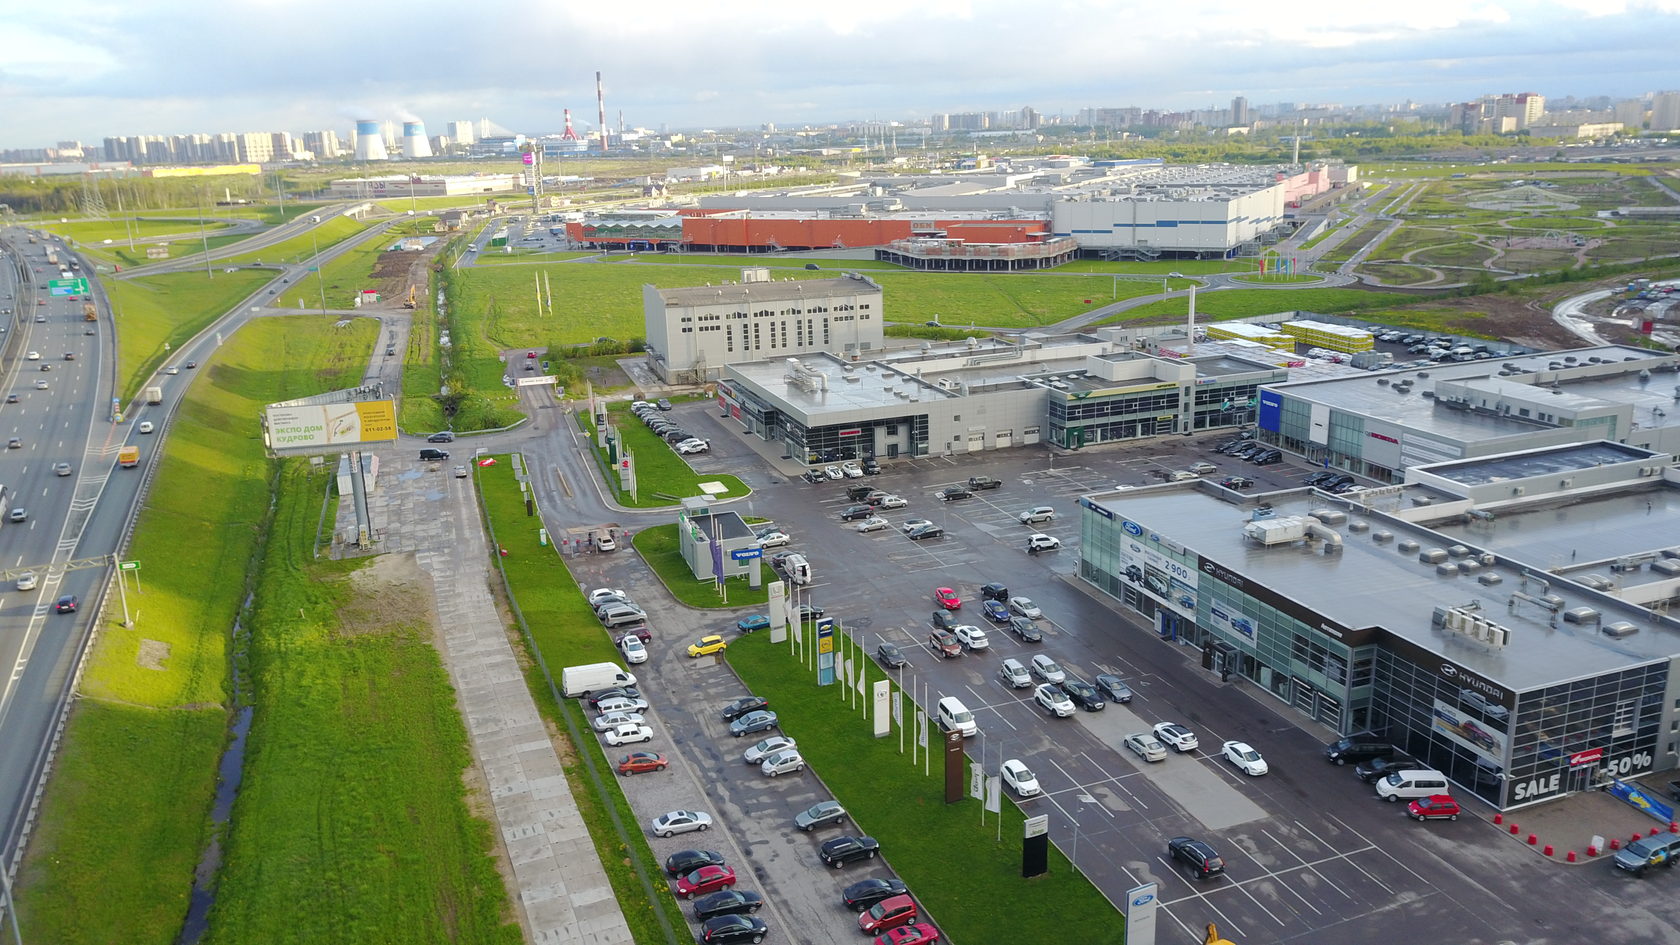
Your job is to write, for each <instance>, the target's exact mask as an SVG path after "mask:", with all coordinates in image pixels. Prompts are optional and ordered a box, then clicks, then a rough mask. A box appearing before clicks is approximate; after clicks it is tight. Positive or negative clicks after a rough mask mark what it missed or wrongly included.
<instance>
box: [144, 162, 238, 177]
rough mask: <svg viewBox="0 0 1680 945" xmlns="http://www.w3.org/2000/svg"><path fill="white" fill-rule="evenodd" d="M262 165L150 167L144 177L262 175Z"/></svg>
mask: <svg viewBox="0 0 1680 945" xmlns="http://www.w3.org/2000/svg"><path fill="white" fill-rule="evenodd" d="M261 173H262V165H261V164H216V165H212V166H209V167H148V168H146V169H145V170H143V171H141V172H140V176H142V177H220V176H223V175H225V174H251V175H256V174H261Z"/></svg>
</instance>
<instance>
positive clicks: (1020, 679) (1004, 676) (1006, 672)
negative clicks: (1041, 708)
mask: <svg viewBox="0 0 1680 945" xmlns="http://www.w3.org/2000/svg"><path fill="white" fill-rule="evenodd" d="M997 678H998V682H1001V683H1003V684H1004V685H1005V686H1008V687H1009V688H1011V689H1026V688H1028V687H1029V686H1031V685H1032V684H1033V682H1032V676H1031V674H1029V673H1028V672H1027V668H1026V667H1025V666H1023V665H1021V661H1020V660H1018V659H1015V658H1014V657H1010V658H1008V659H1006V660H1004V661H1003V662H1002V663H1001V664H999V665H998V671H997Z"/></svg>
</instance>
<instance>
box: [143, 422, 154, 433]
mask: <svg viewBox="0 0 1680 945" xmlns="http://www.w3.org/2000/svg"><path fill="white" fill-rule="evenodd" d="M152 430H153V427H152V421H150V420H142V421H140V432H141V433H150V432H152Z"/></svg>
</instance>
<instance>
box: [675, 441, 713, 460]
mask: <svg viewBox="0 0 1680 945" xmlns="http://www.w3.org/2000/svg"><path fill="white" fill-rule="evenodd" d="M711 448H712V444H710V443H708V442H706V441H705V440H702V439H699V438H697V437H690V438H689V439H686V440H683V441H682V442H681V443H678V444H677V446H676V449H677V452H678V453H681V454H682V455H684V456H689V455H692V454H694V453H705V452H708V451H710V450H711Z"/></svg>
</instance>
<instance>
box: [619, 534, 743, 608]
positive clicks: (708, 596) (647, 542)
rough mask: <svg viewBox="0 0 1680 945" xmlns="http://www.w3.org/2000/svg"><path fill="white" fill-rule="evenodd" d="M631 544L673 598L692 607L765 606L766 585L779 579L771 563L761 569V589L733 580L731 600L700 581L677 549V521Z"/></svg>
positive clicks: (733, 578) (637, 535) (737, 578)
mask: <svg viewBox="0 0 1680 945" xmlns="http://www.w3.org/2000/svg"><path fill="white" fill-rule="evenodd" d="M630 541H631V544H633V545H635V546H636V551H637V553H639V554H640V555H641V556H642V560H643V561H646V562H647V564H648V567H649V568H651V569H653V573H654V576H655V577H657V578H659V581H660V583H662V584H664V585H665V589H666V590H668V591H670V592H671V596H672V597H675V598H676V599H677V600H680V601H682V602H683V603H685V604H687V605H688V606H690V607H707V608H712V607H762V606H763V605H764V604H765V602H767V601H768V600H769V599H770V592H769V590H768V589H767V587H766V585H768V584H769V582H771V581H773V580H775V579H776V578H775V575H773V574H771V573H770V566H769V565H768V564H763V565H761V566H760V567H761V568H762V569H763V572H764V581H763V583H762V584H760V585H759V587H758V589H757V590H754V589H753V588H752V586H751V585H749V584H748V583H747V579H746V578H744V577H732V578H729V579H728V581H727V586H728V599H727V600H725V599H724V597H723V596H722V595H719V594H718V592H717V590H716V588H717V584H716V583H715V582H712V581H700V580H696V579H695V577H694V572H693V571H691V570H689V567H688V562H686V561H684V560H683V557H682V552H680V551H678V550H677V526H676V523H674V522H673V523H672V524H670V525H655V526H654V527H652V528H644V529H642V530H641V531H639V532H637V533H636V536H635V537H634V538H632V539H631V540H630Z"/></svg>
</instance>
